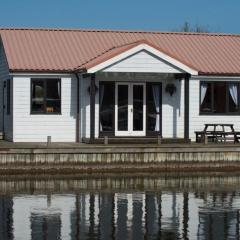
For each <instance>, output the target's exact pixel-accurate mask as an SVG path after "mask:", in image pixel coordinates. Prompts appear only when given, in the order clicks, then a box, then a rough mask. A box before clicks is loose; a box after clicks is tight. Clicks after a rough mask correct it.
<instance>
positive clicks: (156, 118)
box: [146, 83, 162, 134]
mask: <svg viewBox="0 0 240 240" xmlns="http://www.w3.org/2000/svg"><path fill="white" fill-rule="evenodd" d="M161 91H162V88H161V84H159V83H148V84H147V99H146V100H147V131H148V132H150V133H151V134H152V133H153V132H156V133H159V132H160V131H161V98H162V96H161Z"/></svg>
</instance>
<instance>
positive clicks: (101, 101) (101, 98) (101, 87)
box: [99, 84, 104, 131]
mask: <svg viewBox="0 0 240 240" xmlns="http://www.w3.org/2000/svg"><path fill="white" fill-rule="evenodd" d="M99 94H100V99H99V100H100V102H99V104H100V106H99V110H100V111H101V106H102V103H103V96H104V85H103V84H101V85H100V92H99ZM100 130H101V131H102V130H103V128H102V123H101V119H100Z"/></svg>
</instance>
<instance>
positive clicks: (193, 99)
mask: <svg viewBox="0 0 240 240" xmlns="http://www.w3.org/2000/svg"><path fill="white" fill-rule="evenodd" d="M202 80H204V81H206V80H208V79H207V78H206V79H202ZM219 80H221V79H218V80H216V81H219ZM225 81H229V80H228V79H225ZM234 81H240V79H238V80H237V79H235V80H234ZM189 98H190V105H189V114H190V116H189V119H190V138H191V139H192V140H195V133H194V131H202V130H203V128H204V124H205V123H226V124H234V127H235V129H236V130H238V131H239V130H240V116H237V115H235V116H234V115H231V116H228V115H214V116H213V115H210V116H206V115H205V116H204V115H200V114H199V111H200V109H199V107H200V106H199V103H200V80H197V79H191V80H190V96H189Z"/></svg>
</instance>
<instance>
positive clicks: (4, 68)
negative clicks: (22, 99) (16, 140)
mask: <svg viewBox="0 0 240 240" xmlns="http://www.w3.org/2000/svg"><path fill="white" fill-rule="evenodd" d="M8 79H10V81H11V83H10V86H11V89H10V99H11V100H10V114H6V111H7V109H6V108H5V114H4V123H3V97H2V94H3V82H4V81H6V80H8ZM12 86H13V85H12V79H11V78H10V76H9V69H8V64H7V59H6V55H5V52H4V48H3V46H2V45H1V42H0V91H1V92H0V96H1V97H0V131H1V132H3V131H4V135H5V139H7V140H12V137H13V121H12V119H13V115H12V100H13V99H12V98H13V94H12V89H13V88H12ZM4 95H5V98H4V102H5V105H6V101H7V91H6V89H5V93H4ZM3 125H4V129H3Z"/></svg>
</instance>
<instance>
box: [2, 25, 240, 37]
mask: <svg viewBox="0 0 240 240" xmlns="http://www.w3.org/2000/svg"><path fill="white" fill-rule="evenodd" d="M1 30H2V31H50V32H58V31H59V32H64V31H66V32H67V31H72V32H106V33H107V32H110V33H111V32H115V33H142V34H144V33H145V34H166V35H167V34H169V35H171V34H177V35H196V36H199V35H202V36H223V37H240V34H237V33H221V32H207V33H198V32H177V31H151V30H150V31H148V30H120V29H88V28H31V27H30V28H28V27H26V28H24V27H19V28H11V27H6V28H4V27H0V31H1Z"/></svg>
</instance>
